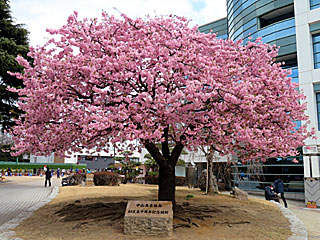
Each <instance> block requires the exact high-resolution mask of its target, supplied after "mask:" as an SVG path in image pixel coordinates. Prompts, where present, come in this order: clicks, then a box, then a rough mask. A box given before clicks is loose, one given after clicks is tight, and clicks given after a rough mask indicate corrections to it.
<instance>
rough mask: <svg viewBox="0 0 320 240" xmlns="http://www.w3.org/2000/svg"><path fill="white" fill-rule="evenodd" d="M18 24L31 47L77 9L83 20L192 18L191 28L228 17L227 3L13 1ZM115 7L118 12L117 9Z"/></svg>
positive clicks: (216, 0)
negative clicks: (104, 16)
mask: <svg viewBox="0 0 320 240" xmlns="http://www.w3.org/2000/svg"><path fill="white" fill-rule="evenodd" d="M10 5H11V10H12V15H13V17H14V18H15V19H16V23H23V24H25V25H26V27H27V29H28V30H29V32H30V35H29V38H30V43H31V45H33V46H35V45H43V44H44V43H45V42H46V39H48V36H49V35H48V34H47V33H46V31H45V30H46V28H59V27H61V26H62V25H63V24H65V23H66V20H67V18H68V16H69V15H70V14H72V13H73V11H74V10H76V11H78V12H79V16H80V17H81V18H84V17H88V18H92V17H100V16H101V11H102V9H103V10H105V11H107V12H108V13H109V14H112V15H116V16H119V12H122V13H125V14H127V15H128V16H130V17H144V16H145V15H147V14H149V15H151V16H154V15H155V14H157V15H161V14H164V15H167V14H175V15H179V16H185V17H187V18H188V19H192V22H191V25H195V24H197V25H202V24H206V23H208V22H212V21H214V20H217V19H220V18H223V17H225V16H226V15H227V14H226V0H11V1H10ZM115 8H116V9H117V10H115Z"/></svg>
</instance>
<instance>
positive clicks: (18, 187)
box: [0, 177, 60, 227]
mask: <svg viewBox="0 0 320 240" xmlns="http://www.w3.org/2000/svg"><path fill="white" fill-rule="evenodd" d="M35 178H36V179H34V180H32V181H26V182H19V181H18V182H8V183H1V184H0V216H1V217H0V227H1V225H3V224H5V223H6V222H9V221H10V220H11V219H13V218H15V217H16V216H18V215H19V214H21V213H23V212H25V211H27V210H28V209H30V208H31V207H33V206H35V205H36V204H38V203H40V202H42V201H44V200H46V199H47V198H48V196H49V195H50V194H51V192H52V190H53V187H54V186H59V183H60V180H57V179H53V181H52V182H53V184H52V186H51V187H46V188H45V187H44V179H43V178H37V177H35ZM8 179H9V181H10V177H8Z"/></svg>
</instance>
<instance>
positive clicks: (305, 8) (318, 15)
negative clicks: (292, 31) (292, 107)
mask: <svg viewBox="0 0 320 240" xmlns="http://www.w3.org/2000/svg"><path fill="white" fill-rule="evenodd" d="M294 4H295V7H294V10H295V21H296V38H297V56H298V70H299V89H300V90H301V91H303V92H304V94H305V95H306V102H307V106H308V107H307V111H306V114H307V115H308V116H309V117H310V121H311V124H310V125H309V129H311V128H315V129H316V136H317V138H318V139H317V140H314V139H307V140H306V142H305V143H306V145H318V144H320V142H319V141H320V132H319V131H318V125H317V124H318V119H317V108H316V99H315V92H314V88H313V84H314V83H320V69H314V67H313V66H314V63H313V49H312V36H311V33H310V29H309V26H310V24H313V23H317V22H319V21H320V8H318V9H314V10H310V2H309V0H294Z"/></svg>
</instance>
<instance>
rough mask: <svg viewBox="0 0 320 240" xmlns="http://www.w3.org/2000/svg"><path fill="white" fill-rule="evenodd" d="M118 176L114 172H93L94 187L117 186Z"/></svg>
mask: <svg viewBox="0 0 320 240" xmlns="http://www.w3.org/2000/svg"><path fill="white" fill-rule="evenodd" d="M119 179H120V177H119V174H117V173H114V172H95V173H94V177H93V182H94V185H96V186H119Z"/></svg>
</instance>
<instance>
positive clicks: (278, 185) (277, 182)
mask: <svg viewBox="0 0 320 240" xmlns="http://www.w3.org/2000/svg"><path fill="white" fill-rule="evenodd" d="M273 185H274V187H275V192H276V193H280V196H281V199H282V201H283V204H284V207H285V208H287V207H288V204H287V201H286V198H285V197H284V186H283V181H282V179H281V178H280V177H279V178H278V179H277V180H275V181H274V183H273Z"/></svg>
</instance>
